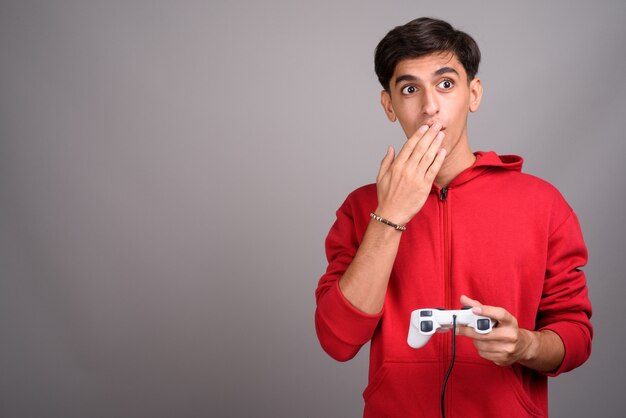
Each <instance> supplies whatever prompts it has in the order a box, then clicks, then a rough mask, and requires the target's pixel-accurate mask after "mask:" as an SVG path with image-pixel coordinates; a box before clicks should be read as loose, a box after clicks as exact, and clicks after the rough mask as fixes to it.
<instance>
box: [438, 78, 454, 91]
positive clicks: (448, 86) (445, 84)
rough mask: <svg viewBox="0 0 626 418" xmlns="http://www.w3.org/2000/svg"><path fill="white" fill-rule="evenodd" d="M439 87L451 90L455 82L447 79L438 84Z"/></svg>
mask: <svg viewBox="0 0 626 418" xmlns="http://www.w3.org/2000/svg"><path fill="white" fill-rule="evenodd" d="M438 87H441V88H442V89H444V90H450V89H451V88H452V87H454V82H453V81H452V80H448V79H445V80H443V81H442V82H441V83H439V84H438Z"/></svg>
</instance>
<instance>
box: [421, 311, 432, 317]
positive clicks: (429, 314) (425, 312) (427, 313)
mask: <svg viewBox="0 0 626 418" xmlns="http://www.w3.org/2000/svg"><path fill="white" fill-rule="evenodd" d="M420 316H422V317H424V316H433V311H421V312H420Z"/></svg>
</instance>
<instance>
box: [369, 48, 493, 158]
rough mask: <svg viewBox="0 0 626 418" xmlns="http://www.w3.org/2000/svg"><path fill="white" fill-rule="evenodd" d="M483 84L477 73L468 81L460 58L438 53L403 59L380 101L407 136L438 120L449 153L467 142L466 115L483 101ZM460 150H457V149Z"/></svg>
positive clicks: (476, 108) (391, 118)
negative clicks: (476, 75) (387, 90)
mask: <svg viewBox="0 0 626 418" xmlns="http://www.w3.org/2000/svg"><path fill="white" fill-rule="evenodd" d="M481 96H482V87H481V84H480V79H478V78H477V77H475V78H474V79H473V80H472V81H471V82H470V83H469V84H468V82H467V74H466V72H465V69H464V68H463V65H462V64H461V63H460V62H459V60H458V59H457V58H456V56H454V55H453V54H450V53H443V54H440V53H437V54H431V55H426V56H423V57H420V58H413V59H406V60H403V61H400V62H399V63H398V64H397V65H396V68H395V71H394V73H393V76H392V77H391V80H390V83H389V92H386V91H383V92H382V94H381V103H382V105H383V108H384V109H385V113H386V114H387V117H388V118H389V120H391V121H392V122H394V121H395V120H396V119H397V120H398V121H399V122H400V125H401V126H402V129H403V130H404V133H405V134H406V136H407V138H408V137H410V136H411V135H413V133H415V131H416V130H417V129H418V128H419V127H420V126H422V125H429V126H430V125H432V124H433V123H435V122H436V121H439V122H440V123H441V124H442V126H443V128H442V130H443V131H444V133H445V138H444V141H443V145H442V146H443V148H445V149H446V151H448V155H450V154H451V153H454V152H455V150H456V149H457V145H459V144H462V146H466V147H469V145H468V144H467V115H468V112H475V111H476V110H478V106H479V105H480V98H481ZM457 151H458V150H457Z"/></svg>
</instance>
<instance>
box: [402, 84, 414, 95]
mask: <svg viewBox="0 0 626 418" xmlns="http://www.w3.org/2000/svg"><path fill="white" fill-rule="evenodd" d="M401 91H402V94H413V93H415V92H416V91H417V88H415V86H406V87H403V88H402V90H401Z"/></svg>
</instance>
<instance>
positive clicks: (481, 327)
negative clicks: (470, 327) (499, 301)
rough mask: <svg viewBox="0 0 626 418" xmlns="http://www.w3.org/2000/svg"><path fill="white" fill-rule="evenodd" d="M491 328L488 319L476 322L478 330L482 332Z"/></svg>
mask: <svg viewBox="0 0 626 418" xmlns="http://www.w3.org/2000/svg"><path fill="white" fill-rule="evenodd" d="M490 327H491V324H489V320H488V319H479V320H478V321H476V329H478V330H480V331H487V330H488V329H489V328H490Z"/></svg>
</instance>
